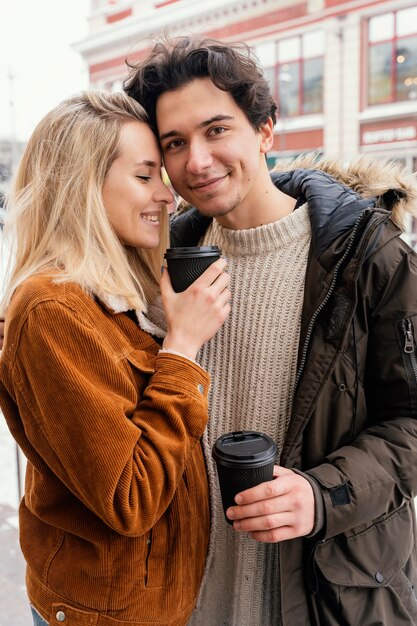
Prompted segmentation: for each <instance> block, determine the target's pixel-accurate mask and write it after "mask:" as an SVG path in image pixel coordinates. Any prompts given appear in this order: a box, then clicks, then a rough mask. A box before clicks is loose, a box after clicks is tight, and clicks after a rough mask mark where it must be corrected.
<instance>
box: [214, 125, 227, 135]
mask: <svg viewBox="0 0 417 626" xmlns="http://www.w3.org/2000/svg"><path fill="white" fill-rule="evenodd" d="M225 130H226V129H225V127H224V126H215V127H214V128H211V129H210V134H211V135H221V134H222V133H224V132H225Z"/></svg>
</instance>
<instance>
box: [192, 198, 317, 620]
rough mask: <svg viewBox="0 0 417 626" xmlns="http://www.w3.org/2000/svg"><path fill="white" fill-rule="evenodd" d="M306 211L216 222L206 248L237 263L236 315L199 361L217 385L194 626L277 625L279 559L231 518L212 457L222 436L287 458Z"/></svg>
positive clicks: (232, 265) (233, 267)
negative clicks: (257, 442) (249, 439)
mask: <svg viewBox="0 0 417 626" xmlns="http://www.w3.org/2000/svg"><path fill="white" fill-rule="evenodd" d="M310 235H311V228H310V221H309V217H308V208H307V205H304V206H303V207H300V208H299V209H297V210H296V211H294V212H293V213H292V214H290V215H288V216H287V217H285V218H283V219H281V220H279V221H277V222H274V223H272V224H267V225H264V226H260V227H258V228H253V229H249V230H229V229H225V228H222V227H221V226H219V224H218V223H217V222H216V221H213V223H212V225H211V226H210V228H209V230H208V231H207V233H206V234H205V237H204V241H203V243H204V244H205V245H208V244H217V245H219V246H220V248H221V249H222V251H223V254H224V255H225V256H226V257H227V258H228V261H229V263H228V272H229V273H230V276H231V291H232V311H231V314H230V316H229V317H228V319H227V321H226V323H225V324H224V326H223V327H222V328H221V329H220V331H219V332H218V333H217V334H216V336H215V337H214V338H213V339H212V340H211V341H210V342H209V343H208V344H206V345H205V346H204V347H203V348H202V350H201V352H200V353H199V355H198V358H197V360H198V361H199V362H200V363H201V365H202V366H203V367H204V368H206V369H207V370H208V371H209V372H210V374H211V377H212V384H211V390H210V395H209V407H210V420H209V424H208V428H207V432H206V434H205V438H204V447H205V455H206V461H207V466H208V474H209V481H210V489H211V506H212V529H211V539H210V548H209V555H208V560H207V565H206V572H205V577H204V580H203V585H202V589H201V593H200V598H199V602H198V606H197V609H196V610H195V612H194V615H193V617H192V619H191V622H190V623H189V624H190V626H191V625H192V626H221V625H227V626H269V625H271V626H272V624H274V625H276V624H278V611H279V605H278V603H279V594H278V593H277V587H278V585H279V580H278V562H277V560H278V555H277V549H276V545H275V544H261V543H258V542H255V541H254V540H252V539H251V538H249V537H248V536H247V535H246V534H242V533H237V532H236V531H234V530H233V528H232V527H231V526H229V525H228V524H227V523H226V521H225V520H224V517H223V510H222V506H221V500H220V492H219V488H218V483H217V475H216V470H215V467H214V464H213V461H212V458H211V448H212V446H213V444H214V442H215V440H216V439H217V437H218V436H220V435H221V434H222V433H226V432H230V431H233V430H260V431H263V432H265V433H268V434H269V435H271V436H272V437H273V438H274V440H275V441H276V443H277V445H278V447H279V449H282V444H283V441H284V438H285V433H286V430H287V426H288V420H289V416H290V411H291V406H290V404H291V400H290V398H291V394H292V390H293V386H294V379H295V373H296V361H297V350H298V341H299V331H300V321H301V309H302V302H303V294H304V280H305V271H306V264H307V256H308V250H309V244H310Z"/></svg>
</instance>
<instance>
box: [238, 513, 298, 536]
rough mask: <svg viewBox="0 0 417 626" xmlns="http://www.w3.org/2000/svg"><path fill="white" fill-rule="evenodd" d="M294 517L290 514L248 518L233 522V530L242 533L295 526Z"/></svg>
mask: <svg viewBox="0 0 417 626" xmlns="http://www.w3.org/2000/svg"><path fill="white" fill-rule="evenodd" d="M293 521H294V515H293V514H292V513H288V512H287V511H286V512H284V513H275V514H274V515H263V516H259V517H248V518H246V519H243V520H237V521H234V522H233V528H234V529H235V530H238V531H240V532H255V531H264V530H273V529H274V528H281V527H282V526H291V527H292V526H293V525H294V524H293Z"/></svg>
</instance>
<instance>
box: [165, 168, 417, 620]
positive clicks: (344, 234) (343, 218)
mask: <svg viewBox="0 0 417 626" xmlns="http://www.w3.org/2000/svg"><path fill="white" fill-rule="evenodd" d="M309 165H310V166H311V163H309ZM272 178H273V180H274V182H275V184H276V185H277V186H278V187H279V188H280V189H281V191H283V192H284V193H286V194H288V195H290V196H292V197H294V198H299V203H298V204H300V203H302V202H303V201H307V202H308V206H309V214H310V219H311V225H312V242H311V248H310V256H309V262H308V267H307V273H306V283H305V294H304V304H303V313H302V325H301V335H300V344H299V357H298V373H297V379H296V388H295V393H294V398H293V410H292V416H291V421H290V425H289V429H288V433H287V437H286V441H285V445H284V448H283V452H282V456H281V463H282V465H284V466H286V467H289V468H298V469H301V470H302V471H304V472H307V473H308V474H309V475H310V476H312V477H313V478H314V479H315V480H316V481H317V484H318V485H319V487H320V490H321V493H322V497H323V503H324V511H325V525H324V528H323V529H322V530H321V531H320V533H319V534H318V535H317V536H315V537H314V538H312V539H295V540H291V541H286V542H282V543H280V544H279V546H278V549H279V552H280V569H281V572H280V581H281V585H280V590H278V589H277V593H280V594H281V602H280V605H281V623H282V626H307V625H308V624H312V625H313V624H314V625H320V626H402V625H404V626H405V625H406V624H407V625H410V624H417V548H416V523H415V512H414V504H413V498H414V497H415V496H417V255H416V254H415V253H414V252H413V251H412V250H411V249H410V247H409V246H408V245H407V244H406V243H405V242H404V241H403V240H402V239H401V238H400V234H401V230H400V228H399V227H398V226H397V225H396V222H397V223H399V222H400V220H401V213H402V212H403V211H404V209H405V210H410V209H413V208H417V207H416V206H415V203H416V187H417V184H416V181H413V180H412V179H411V178H410V179H409V180H402V179H401V176H400V174H399V172H398V171H397V170H396V169H395V167H394V166H392V165H387V164H381V163H378V162H376V163H372V162H364V161H361V162H360V163H359V165H356V164H353V165H351V166H350V167H349V168H347V169H342V168H339V167H338V166H337V165H335V164H325V163H322V164H315V165H314V168H313V169H305V168H303V167H297V168H296V169H292V170H289V171H281V172H273V173H272ZM336 178H337V179H336ZM358 192H359V193H358ZM413 205H414V207H413ZM208 222H209V220H208V219H207V218H203V217H202V216H200V215H199V214H198V213H197V212H196V210H195V209H190V210H189V211H186V212H184V213H181V214H180V215H178V216H177V217H176V218H175V219H174V220H173V222H172V245H177V246H178V245H196V244H197V243H198V241H199V239H200V237H201V235H202V233H203V232H204V230H205V228H206V227H207V224H208Z"/></svg>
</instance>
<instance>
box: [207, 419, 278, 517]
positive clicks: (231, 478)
mask: <svg viewBox="0 0 417 626" xmlns="http://www.w3.org/2000/svg"><path fill="white" fill-rule="evenodd" d="M277 454H278V449H277V446H276V444H275V442H274V440H273V439H272V438H271V437H270V436H269V435H265V434H264V433H260V432H256V431H254V430H249V431H236V432H232V433H227V434H225V435H222V436H221V437H219V438H218V439H217V441H216V443H215V444H214V446H213V449H212V455H213V458H214V460H215V461H216V464H217V474H218V477H219V485H220V492H221V496H222V504H223V511H224V513H225V516H226V511H227V509H228V508H229V506H233V505H235V504H236V502H235V496H236V494H238V493H239V492H240V491H244V490H245V489H249V488H250V487H255V486H256V485H259V483H263V482H265V481H267V480H272V478H273V472H274V464H275V461H276V458H277ZM226 521H227V522H228V523H229V524H233V522H232V521H231V520H229V519H228V518H227V517H226Z"/></svg>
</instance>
